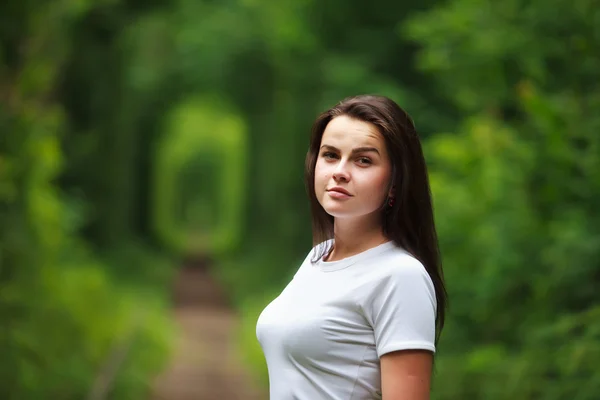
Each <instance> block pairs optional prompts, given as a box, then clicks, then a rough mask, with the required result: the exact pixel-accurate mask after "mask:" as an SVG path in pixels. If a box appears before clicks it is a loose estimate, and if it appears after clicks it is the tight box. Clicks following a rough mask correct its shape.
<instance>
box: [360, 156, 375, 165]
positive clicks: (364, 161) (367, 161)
mask: <svg viewBox="0 0 600 400" xmlns="http://www.w3.org/2000/svg"><path fill="white" fill-rule="evenodd" d="M358 162H359V164H362V165H370V164H372V162H371V160H370V159H369V158H367V157H361V158H359V159H358Z"/></svg>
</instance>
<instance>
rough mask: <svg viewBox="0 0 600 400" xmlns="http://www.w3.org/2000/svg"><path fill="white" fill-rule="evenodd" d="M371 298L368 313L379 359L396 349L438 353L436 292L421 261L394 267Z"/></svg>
mask: <svg viewBox="0 0 600 400" xmlns="http://www.w3.org/2000/svg"><path fill="white" fill-rule="evenodd" d="M368 298H369V301H368V302H367V304H366V305H365V306H366V307H365V310H366V313H367V317H368V319H370V322H371V324H372V327H373V332H374V335H375V345H376V349H377V355H378V356H379V357H381V356H382V355H384V354H386V353H389V352H392V351H396V350H416V349H421V350H429V351H432V352H435V313H436V299H435V289H434V287H433V282H432V281H431V278H430V277H429V275H428V273H427V271H426V270H425V268H424V267H423V266H422V265H421V264H420V263H419V262H418V261H416V260H414V262H411V263H408V265H402V266H398V267H396V268H390V271H389V273H387V274H385V275H384V276H383V277H380V278H379V279H377V282H375V284H374V285H372V286H371V293H370V296H369V297H368Z"/></svg>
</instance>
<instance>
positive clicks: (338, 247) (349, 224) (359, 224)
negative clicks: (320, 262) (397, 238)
mask: <svg viewBox="0 0 600 400" xmlns="http://www.w3.org/2000/svg"><path fill="white" fill-rule="evenodd" d="M333 229H334V243H335V244H334V247H333V250H332V252H331V254H330V255H329V257H328V258H327V260H328V261H336V260H341V259H343V258H346V257H350V256H353V255H355V254H358V253H361V252H363V251H365V250H368V249H370V248H373V247H375V246H378V245H380V244H382V243H384V242H386V241H388V239H387V238H386V237H385V235H384V234H383V231H382V228H381V224H380V222H379V220H378V219H377V218H373V217H370V218H360V219H344V218H336V219H335V221H334V228H333Z"/></svg>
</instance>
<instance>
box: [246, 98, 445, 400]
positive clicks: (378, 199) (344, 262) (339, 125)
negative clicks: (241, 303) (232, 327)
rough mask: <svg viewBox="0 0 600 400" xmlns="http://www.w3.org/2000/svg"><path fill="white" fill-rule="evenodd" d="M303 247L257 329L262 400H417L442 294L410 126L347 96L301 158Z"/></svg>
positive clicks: (322, 119)
mask: <svg viewBox="0 0 600 400" xmlns="http://www.w3.org/2000/svg"><path fill="white" fill-rule="evenodd" d="M305 178H306V185H307V190H308V193H309V197H310V201H311V211H312V222H313V245H314V247H313V249H312V250H311V251H310V252H309V254H308V255H307V257H306V259H305V260H304V262H303V263H302V265H301V266H300V268H299V270H298V271H297V272H296V275H295V276H294V278H293V279H292V281H291V282H290V283H289V284H288V286H287V287H286V288H285V289H284V290H283V292H282V293H281V294H280V295H279V296H278V297H277V298H276V299H275V300H274V301H273V302H272V303H271V304H269V305H268V306H267V307H266V308H265V309H264V310H263V312H262V314H261V315H260V317H259V319H258V322H257V337H258V340H259V342H260V344H261V346H262V349H263V352H264V354H265V358H266V361H267V366H268V371H269V383H270V398H271V400H288V399H289V400H292V399H296V400H326V399H331V400H367V399H368V400H371V399H381V398H383V399H384V400H425V399H429V391H430V379H431V372H432V364H433V353H434V352H435V350H436V348H435V345H436V344H437V339H438V337H439V333H440V332H441V329H442V327H443V323H444V311H445V307H446V291H445V288H444V280H443V274H442V268H441V262H440V256H439V251H438V243H437V236H436V230H435V225H434V218H433V210H432V202H431V194H430V190H429V182H428V176H427V168H426V165H425V160H424V157H423V152H422V150H421V144H420V142H419V138H418V136H417V133H416V131H415V127H414V125H413V123H412V121H411V119H410V117H409V116H408V115H407V114H406V112H404V111H403V110H402V109H401V108H400V107H399V106H398V105H397V104H396V103H394V102H393V101H392V100H390V99H388V98H386V97H380V96H357V97H353V98H349V99H346V100H344V101H342V102H341V103H339V104H338V105H336V106H335V107H333V108H331V109H330V110H328V111H326V112H324V113H323V114H321V115H320V116H319V117H318V119H317V120H316V122H315V124H314V126H313V132H312V137H311V140H310V148H309V151H308V154H307V157H306V174H305Z"/></svg>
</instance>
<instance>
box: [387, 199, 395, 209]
mask: <svg viewBox="0 0 600 400" xmlns="http://www.w3.org/2000/svg"><path fill="white" fill-rule="evenodd" d="M388 206H390V208H392V207H393V206H394V198H393V197H390V198H389V199H388Z"/></svg>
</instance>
